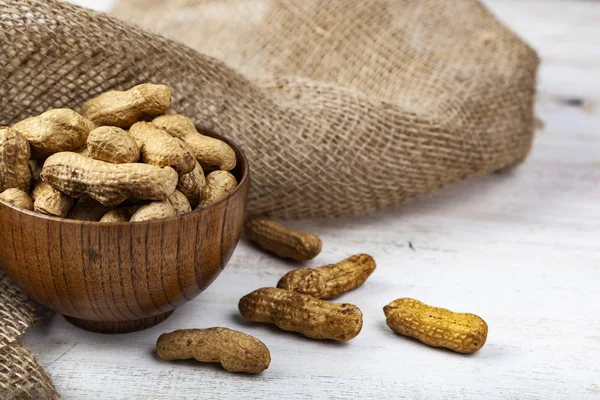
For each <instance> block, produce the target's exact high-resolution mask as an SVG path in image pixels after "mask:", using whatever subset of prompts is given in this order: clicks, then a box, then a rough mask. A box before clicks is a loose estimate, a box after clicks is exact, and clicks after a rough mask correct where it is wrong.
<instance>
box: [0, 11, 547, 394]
mask: <svg viewBox="0 0 600 400" xmlns="http://www.w3.org/2000/svg"><path fill="white" fill-rule="evenodd" d="M0 8H1V9H0V39H1V44H0V46H1V48H0V65H1V69H0V110H2V111H1V112H0V124H4V125H6V124H11V123H14V122H16V121H18V120H20V119H22V118H24V117H28V116H31V115H34V114H38V113H41V112H43V111H45V110H47V109H48V108H51V107H75V108H77V107H78V106H79V105H80V104H81V103H82V102H83V101H84V100H86V99H88V98H89V97H91V96H94V95H96V94H98V93H101V92H103V91H106V90H109V89H126V88H129V87H131V86H133V85H135V84H138V83H142V82H156V83H164V84H167V85H169V86H170V87H171V88H172V91H173V95H174V102H173V109H174V110H175V111H177V112H180V113H182V114H185V115H188V116H191V117H193V118H194V119H195V121H196V122H197V123H199V124H201V125H203V126H205V127H207V128H212V129H214V130H216V131H217V132H220V133H222V134H224V135H226V136H228V137H230V138H232V139H233V140H235V141H236V142H237V143H239V144H241V145H242V147H243V148H244V150H245V151H246V154H247V155H248V158H249V160H250V164H251V169H252V173H253V183H252V189H251V193H250V200H249V212H250V214H270V215H273V216H277V217H284V218H334V217H341V216H351V215H356V214H360V213H365V212H368V211H372V210H375V209H378V208H381V207H386V206H390V205H396V204H401V203H403V202H405V201H407V200H409V199H413V198H415V197H418V196H420V195H424V194H428V193H431V192H433V191H435V190H437V189H439V188H441V187H443V186H445V185H448V184H451V183H454V182H458V181H460V180H462V179H465V178H467V177H469V176H473V175H481V174H486V173H489V172H492V171H494V170H498V169H502V168H505V167H507V166H512V165H515V164H517V163H519V162H520V161H522V160H523V159H524V158H525V156H526V155H527V153H528V151H529V149H530V146H531V142H532V136H533V126H534V117H533V103H534V94H535V77H536V70H537V65H538V58H537V56H536V53H535V52H534V51H533V50H532V49H531V48H529V47H528V46H527V45H526V44H525V43H523V42H522V41H521V40H520V39H519V38H518V37H516V36H515V35H514V34H513V33H512V32H511V31H509V30H508V29H507V28H506V27H504V26H503V25H502V24H500V23H499V22H498V21H496V19H495V18H494V17H493V16H492V15H490V13H489V12H488V11H487V10H486V9H485V8H484V7H483V6H482V5H481V4H480V3H479V2H478V1H476V0H363V1H351V0H328V1H323V0H121V1H120V2H119V3H118V4H117V6H116V9H115V10H114V14H115V15H116V16H118V17H120V18H122V19H125V20H133V21H135V22H136V23H138V24H140V25H141V26H143V27H145V28H148V29H150V30H152V31H154V32H158V33H159V34H161V35H164V36H165V37H167V38H170V39H172V40H169V39H165V38H163V37H160V36H157V35H154V34H152V33H148V32H146V31H144V30H142V29H139V28H135V27H132V26H130V25H128V24H126V23H124V22H120V21H117V20H115V19H112V18H110V17H108V16H106V15H102V14H97V13H92V12H88V11H85V10H83V9H80V8H77V7H75V6H71V5H69V4H66V3H62V2H59V1H56V0H0ZM186 45H187V46H189V47H187V46H186ZM213 57H214V58H213ZM5 297H6V296H5ZM4 301H6V300H4ZM15 311H16V312H17V313H19V312H20V311H18V310H15ZM9 314H10V312H9ZM5 318H6V317H5ZM9 318H10V321H15V319H14V316H12V317H11V316H9ZM10 323H11V324H14V322H10ZM3 324H5V322H3ZM25 324H27V322H25ZM0 329H2V330H6V328H5V327H4V326H0ZM0 332H2V331H0ZM12 351H13V352H14V351H17V352H19V351H21V352H22V351H23V348H22V347H20V348H19V347H13V348H12ZM17 354H22V355H23V357H22V358H20V357H18V356H17V357H16V359H17V360H20V361H19V362H25V360H27V359H29V358H30V354H29V353H17ZM31 365H33V364H31ZM2 368H4V369H6V368H7V367H6V365H3V366H2ZM8 370H9V371H11V372H13V371H14V369H13V368H8V369H7V371H8ZM23 370H24V371H30V370H31V368H23ZM15 376H19V374H18V373H17V374H16V375H15ZM20 376H23V374H21V375H20ZM29 376H30V377H33V376H34V375H29ZM38 376H43V375H38ZM34 381H35V379H34V378H32V379H31V380H30V382H32V383H33V382H34ZM38 381H39V379H38ZM3 382H5V381H3Z"/></svg>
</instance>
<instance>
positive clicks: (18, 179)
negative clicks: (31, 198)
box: [0, 127, 31, 192]
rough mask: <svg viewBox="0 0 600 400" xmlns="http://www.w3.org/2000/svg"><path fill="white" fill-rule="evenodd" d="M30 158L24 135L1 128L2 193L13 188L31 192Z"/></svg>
mask: <svg viewBox="0 0 600 400" xmlns="http://www.w3.org/2000/svg"><path fill="white" fill-rule="evenodd" d="M29 156H30V150H29V144H28V143H27V140H26V139H25V138H24V137H23V135H21V134H20V133H19V132H17V131H16V130H14V129H11V128H6V127H0V192H3V191H5V190H6V189H13V188H16V189H21V190H23V191H24V192H27V191H29V189H30V187H31V171H30V169H29Z"/></svg>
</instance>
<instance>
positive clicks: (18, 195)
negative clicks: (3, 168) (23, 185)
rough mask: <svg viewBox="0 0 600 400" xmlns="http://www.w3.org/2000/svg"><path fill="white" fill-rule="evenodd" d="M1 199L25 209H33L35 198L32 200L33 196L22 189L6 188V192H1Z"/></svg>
mask: <svg viewBox="0 0 600 400" xmlns="http://www.w3.org/2000/svg"><path fill="white" fill-rule="evenodd" d="M0 200H2V201H4V202H6V203H9V204H12V205H13V206H15V207H18V208H22V209H24V210H29V211H33V200H31V197H29V195H28V194H27V192H24V191H22V190H21V189H17V188H12V189H6V190H5V191H4V192H2V193H0Z"/></svg>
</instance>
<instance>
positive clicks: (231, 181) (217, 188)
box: [198, 171, 237, 208]
mask: <svg viewBox="0 0 600 400" xmlns="http://www.w3.org/2000/svg"><path fill="white" fill-rule="evenodd" d="M236 186H237V180H236V179H235V176H233V175H231V174H230V173H229V172H227V171H213V172H211V173H210V174H208V176H207V177H206V185H205V186H204V189H202V200H201V201H200V204H199V205H198V208H202V207H207V206H209V205H211V204H214V203H216V202H217V201H219V200H221V199H222V198H224V197H226V196H227V195H228V194H229V193H231V192H232V191H233V189H235V188H236Z"/></svg>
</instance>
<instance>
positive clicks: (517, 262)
mask: <svg viewBox="0 0 600 400" xmlns="http://www.w3.org/2000/svg"><path fill="white" fill-rule="evenodd" d="M87 3H88V4H91V3H92V2H91V1H88V2H87ZM95 3H96V5H97V6H105V7H107V6H108V3H109V2H104V1H97V2H95ZM486 3H487V4H488V5H489V6H490V8H491V9H492V10H493V11H495V12H496V13H497V15H498V16H499V17H500V18H501V19H502V20H504V21H505V22H506V23H507V24H508V25H509V26H511V27H512V28H513V29H514V30H515V31H516V32H518V33H519V34H520V35H522V36H523V37H524V38H525V39H527V40H528V41H529V42H530V43H531V44H532V45H533V46H534V47H535V48H536V49H537V50H538V51H539V53H540V55H541V57H542V66H541V70H540V79H539V100H538V104H537V114H538V116H539V118H540V119H541V120H542V121H543V125H544V127H543V128H542V129H540V131H539V132H538V134H537V137H536V140H535V145H534V149H533V152H532V154H531V156H530V158H529V159H528V160H527V161H526V162H525V164H523V165H522V166H521V167H519V168H518V169H516V170H514V171H512V172H510V173H507V174H504V175H492V176H488V177H483V178H478V179H473V180H471V181H469V182H465V183H464V184H461V185H458V186H456V187H453V188H450V189H448V190H444V191H442V192H441V193H439V194H438V195H435V196H432V197H431V198H429V199H427V200H424V201H420V202H415V203H412V204H409V205H408V206H406V207H402V208H399V209H395V210H387V211H384V212H379V213H376V214H373V215H369V216H365V217H362V218H354V219H346V220H337V221H329V222H322V221H319V222H310V221H306V222H301V223H295V224H294V226H295V227H298V228H301V229H307V230H311V231H314V232H315V233H317V234H319V235H320V236H321V238H322V239H323V242H324V245H323V252H322V254H321V255H320V256H319V257H318V258H317V259H316V260H314V261H312V262H310V263H308V264H307V265H309V266H318V265H321V264H326V263H331V262H335V261H339V260H341V259H342V258H344V257H346V256H348V255H350V254H353V253H357V252H367V253H370V254H372V255H373V256H374V257H375V259H376V260H377V264H378V269H377V271H376V272H375V273H374V274H373V275H372V277H371V278H370V280H369V281H368V282H367V283H366V284H365V286H364V287H362V288H360V289H359V290H356V291H354V292H351V293H348V294H346V295H344V296H343V297H342V298H340V301H344V302H353V303H355V304H357V305H358V306H359V307H360V308H361V309H362V310H363V313H364V322H365V325H364V329H363V332H362V333H361V334H360V335H359V336H358V337H357V338H356V339H354V340H352V341H350V342H348V343H345V344H336V343H326V342H317V341H311V340H309V339H306V338H304V337H302V336H299V335H295V334H290V333H284V332H281V331H279V330H277V329H276V328H270V327H267V326H261V325H255V324H248V323H245V322H243V321H242V320H241V319H240V317H239V316H238V314H237V301H238V300H239V298H240V297H241V296H243V295H245V294H246V293H248V292H250V291H252V290H254V289H256V288H258V287H262V286H270V285H274V284H275V283H276V282H277V280H278V279H279V277H280V276H281V275H283V274H284V273H286V272H287V271H289V270H290V268H293V267H294V265H293V264H292V263H285V262H281V261H278V260H276V259H274V258H272V257H270V256H268V255H267V254H265V253H262V252H260V251H258V250H256V249H255V248H253V247H252V246H249V245H247V244H245V243H242V244H240V246H239V247H238V249H237V250H236V252H235V253H234V255H233V257H232V259H231V261H230V263H229V265H228V267H227V268H226V269H225V271H224V272H223V274H222V275H221V277H220V278H219V279H217V281H216V282H215V283H214V284H213V285H212V286H210V288H208V290H207V291H206V292H205V293H203V294H202V295H200V296H199V297H198V298H196V299H195V300H194V301H192V302H191V303H188V304H187V305H184V306H183V307H182V308H180V309H178V310H177V311H176V312H175V313H174V314H173V315H172V316H171V317H170V318H169V319H168V320H167V321H165V322H164V323H162V324H160V325H158V326H155V327H153V328H151V329H149V330H146V331H143V332H138V333H132V334H127V335H121V336H107V335H101V334H91V333H88V332H84V331H81V330H78V329H76V328H74V327H73V326H72V325H70V324H69V323H67V322H66V321H64V320H63V319H62V317H60V316H54V317H52V318H51V319H49V320H47V321H45V322H43V323H40V324H39V325H38V326H37V327H35V328H33V329H31V330H30V331H29V332H28V333H27V334H26V337H25V341H26V342H27V344H29V345H30V346H31V347H32V348H33V349H34V350H35V352H36V353H37V354H38V357H39V359H40V361H41V362H42V364H44V365H45V366H46V367H47V368H48V370H49V372H50V373H51V374H52V376H53V377H54V379H55V383H56V385H57V387H58V389H59V391H60V392H61V393H62V394H63V396H64V398H66V399H180V398H181V399H198V398H257V399H258V398H300V399H309V398H335V399H338V398H349V399H350V398H364V399H370V398H372V399H379V398H395V399H397V398H406V399H428V398H457V399H463V398H485V399H507V398H519V399H549V398H552V399H554V398H558V399H598V398H600V378H599V377H600V318H599V317H600V301H598V299H600V24H598V21H600V3H598V2H595V1H576V0H565V1H549V0H528V1H523V0H489V1H486ZM405 296H408V297H415V298H418V299H420V300H422V301H425V302H427V303H429V304H432V305H437V306H443V307H447V308H450V309H452V310H455V311H465V312H473V313H476V314H479V315H480V316H482V317H483V318H484V319H485V320H486V321H487V323H488V324H489V336H488V342H487V344H486V345H485V346H484V348H483V349H482V350H481V351H480V352H478V353H476V354H473V355H471V356H463V355H458V354H454V353H451V352H448V351H443V350H436V349H432V348H428V347H426V346H424V345H422V344H420V343H418V342H415V341H413V340H408V339H404V338H402V337H399V336H397V335H395V334H394V333H393V332H391V331H390V330H389V329H388V328H387V326H386V324H385V319H384V316H383V311H382V307H383V306H384V305H385V304H387V303H388V302H390V301H391V300H393V299H395V298H398V297H405ZM210 326H226V327H230V328H234V329H240V330H243V331H244V332H247V333H250V334H252V335H255V336H256V337H258V338H259V339H260V340H262V341H263V342H264V343H265V344H266V345H267V346H268V347H269V348H270V350H271V355H272V360H273V361H272V364H271V367H270V368H269V369H268V370H267V371H265V373H263V374H261V375H259V376H247V375H232V374H229V373H227V372H225V371H223V370H222V369H221V368H220V367H218V366H212V365H199V364H197V363H194V362H191V361H190V362H177V363H165V362H161V361H160V360H158V359H157V357H156V355H155V354H154V352H153V347H154V344H155V342H156V339H157V337H158V336H159V335H160V334H161V333H163V332H166V331H171V330H174V329H178V328H192V327H210Z"/></svg>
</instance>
